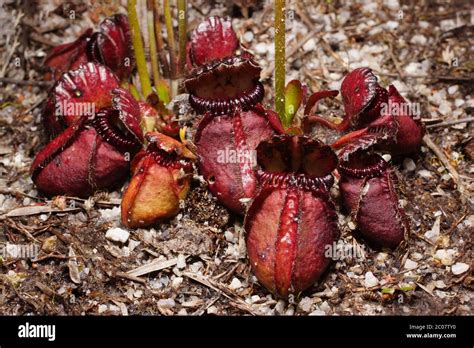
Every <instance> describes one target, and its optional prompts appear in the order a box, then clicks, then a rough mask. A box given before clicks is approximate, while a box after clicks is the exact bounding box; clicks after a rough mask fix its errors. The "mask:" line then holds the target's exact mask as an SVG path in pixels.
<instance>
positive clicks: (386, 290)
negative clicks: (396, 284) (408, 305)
mask: <svg viewBox="0 0 474 348" xmlns="http://www.w3.org/2000/svg"><path fill="white" fill-rule="evenodd" d="M394 292H395V289H394V288H382V294H390V295H392V294H393V293H394Z"/></svg>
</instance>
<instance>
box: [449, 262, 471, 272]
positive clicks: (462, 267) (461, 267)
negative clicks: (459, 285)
mask: <svg viewBox="0 0 474 348" xmlns="http://www.w3.org/2000/svg"><path fill="white" fill-rule="evenodd" d="M468 269H469V265H468V264H465V263H462V262H456V263H455V264H454V265H452V266H451V272H453V274H454V275H459V274H463V273H464V272H466V271H467V270H468Z"/></svg>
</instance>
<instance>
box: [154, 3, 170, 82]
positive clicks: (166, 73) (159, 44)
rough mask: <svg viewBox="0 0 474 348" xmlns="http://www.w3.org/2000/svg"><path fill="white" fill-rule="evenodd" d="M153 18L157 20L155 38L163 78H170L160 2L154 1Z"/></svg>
mask: <svg viewBox="0 0 474 348" xmlns="http://www.w3.org/2000/svg"><path fill="white" fill-rule="evenodd" d="M153 16H154V19H155V37H156V48H157V50H158V55H159V57H160V62H161V68H162V69H163V76H169V73H170V68H169V62H168V58H167V57H166V54H165V53H164V47H165V44H164V42H163V36H162V34H161V21H160V4H159V0H153Z"/></svg>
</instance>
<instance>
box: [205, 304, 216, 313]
mask: <svg viewBox="0 0 474 348" xmlns="http://www.w3.org/2000/svg"><path fill="white" fill-rule="evenodd" d="M207 314H217V307H216V306H210V307H209V308H208V309H207Z"/></svg>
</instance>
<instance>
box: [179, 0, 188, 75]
mask: <svg viewBox="0 0 474 348" xmlns="http://www.w3.org/2000/svg"><path fill="white" fill-rule="evenodd" d="M186 10H187V1H186V0H178V38H179V73H180V74H181V75H183V74H184V66H185V64H186V31H187V25H188V14H187V11H186Z"/></svg>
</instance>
